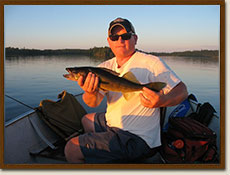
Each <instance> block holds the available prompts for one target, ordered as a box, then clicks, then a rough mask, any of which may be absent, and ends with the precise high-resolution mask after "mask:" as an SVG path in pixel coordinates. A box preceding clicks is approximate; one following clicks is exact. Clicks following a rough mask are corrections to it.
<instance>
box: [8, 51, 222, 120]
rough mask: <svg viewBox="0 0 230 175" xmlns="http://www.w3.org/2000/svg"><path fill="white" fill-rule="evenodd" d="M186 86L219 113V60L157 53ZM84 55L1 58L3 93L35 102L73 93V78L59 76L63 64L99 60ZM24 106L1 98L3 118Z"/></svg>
mask: <svg viewBox="0 0 230 175" xmlns="http://www.w3.org/2000/svg"><path fill="white" fill-rule="evenodd" d="M160 57H161V58H162V59H163V60H164V61H165V62H166V63H167V64H168V65H169V66H170V67H171V68H172V69H173V70H174V71H175V72H176V73H177V74H178V76H179V77H181V79H182V80H183V81H184V82H185V83H186V85H187V86H188V90H189V93H194V94H195V95H196V96H197V98H198V99H199V101H201V102H203V101H209V102H210V103H211V104H212V105H213V106H214V107H215V109H216V110H217V112H218V113H219V109H220V105H219V60H218V59H217V58H205V57H202V58H201V57H200V58H198V57H175V56H160ZM103 61H104V60H103V59H96V58H92V57H88V56H72V55H66V56H63V55H59V56H33V57H7V58H6V59H5V93H6V94H8V95H10V96H13V97H15V98H17V99H19V100H21V101H23V102H24V103H26V104H28V105H31V106H34V107H35V106H37V105H39V102H40V101H41V100H43V99H53V100H56V98H57V94H58V93H60V92H61V91H63V90H67V91H68V92H70V93H73V94H77V93H80V92H81V91H82V90H81V89H80V87H79V86H78V84H77V83H76V82H72V81H68V80H66V79H65V78H63V76H62V75H63V74H65V73H66V70H65V68H66V67H72V66H95V65H98V64H100V63H101V62H103ZM28 110H29V109H27V108H26V107H24V106H22V105H20V104H17V103H16V102H14V101H12V100H10V99H8V98H5V114H6V115H5V119H6V120H9V119H11V118H14V117H16V116H17V115H19V114H21V113H23V112H26V111H28Z"/></svg>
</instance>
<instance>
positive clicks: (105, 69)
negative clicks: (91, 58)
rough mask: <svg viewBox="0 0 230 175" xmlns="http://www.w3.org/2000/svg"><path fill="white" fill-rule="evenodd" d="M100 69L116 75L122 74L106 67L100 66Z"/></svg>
mask: <svg viewBox="0 0 230 175" xmlns="http://www.w3.org/2000/svg"><path fill="white" fill-rule="evenodd" d="M100 69H103V70H104V71H106V72H109V73H111V74H113V75H115V76H119V75H120V74H119V73H117V72H115V71H113V70H111V69H107V68H105V67H100Z"/></svg>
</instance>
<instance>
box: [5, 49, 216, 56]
mask: <svg viewBox="0 0 230 175" xmlns="http://www.w3.org/2000/svg"><path fill="white" fill-rule="evenodd" d="M139 51H140V50H139ZM5 53H6V57H12V56H38V55H87V56H90V57H96V58H100V59H109V58H112V57H113V56H114V54H113V52H112V51H111V49H110V48H109V47H94V48H91V49H57V50H51V49H45V50H38V49H26V48H23V49H19V48H14V47H7V48H6V49H5ZM149 54H152V55H156V56H183V57H217V58H218V56H219V51H218V50H196V51H184V52H171V53H167V52H149Z"/></svg>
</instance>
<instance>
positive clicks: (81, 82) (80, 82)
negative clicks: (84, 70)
mask: <svg viewBox="0 0 230 175" xmlns="http://www.w3.org/2000/svg"><path fill="white" fill-rule="evenodd" d="M83 79H84V78H83V76H80V77H79V78H78V81H77V82H78V84H79V86H80V87H82V86H83V85H84V82H83Z"/></svg>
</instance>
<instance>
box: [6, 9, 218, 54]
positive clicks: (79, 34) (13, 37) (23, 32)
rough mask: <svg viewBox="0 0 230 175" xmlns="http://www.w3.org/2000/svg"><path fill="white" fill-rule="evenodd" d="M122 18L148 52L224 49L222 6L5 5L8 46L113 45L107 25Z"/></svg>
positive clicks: (83, 47)
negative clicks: (133, 29)
mask: <svg viewBox="0 0 230 175" xmlns="http://www.w3.org/2000/svg"><path fill="white" fill-rule="evenodd" d="M117 17H123V18H126V19H128V20H130V21H131V22H132V24H133V25H134V28H135V31H136V33H137V35H138V41H137V46H136V48H138V49H140V50H143V51H148V52H173V51H185V50H201V49H209V50H213V49H219V35H220V6H219V5H5V6H4V22H5V23H4V28H5V29H4V32H5V47H18V48H29V49H65V48H69V49H89V48H93V47H104V46H108V43H107V34H108V32H107V31H108V26H109V23H110V22H111V21H112V20H114V19H115V18H117Z"/></svg>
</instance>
